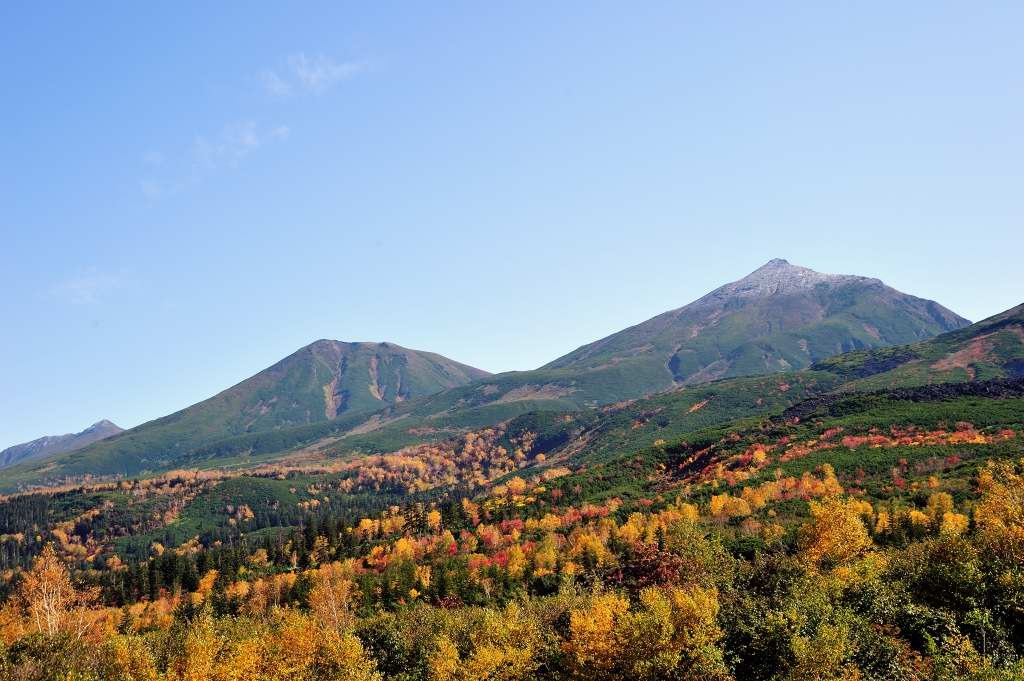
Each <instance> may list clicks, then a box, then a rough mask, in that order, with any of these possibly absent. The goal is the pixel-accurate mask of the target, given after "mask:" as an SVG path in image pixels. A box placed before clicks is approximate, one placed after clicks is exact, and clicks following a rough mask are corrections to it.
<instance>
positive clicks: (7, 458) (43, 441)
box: [0, 419, 124, 468]
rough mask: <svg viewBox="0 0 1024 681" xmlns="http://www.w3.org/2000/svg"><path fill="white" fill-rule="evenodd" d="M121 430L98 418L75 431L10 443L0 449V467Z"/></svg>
mask: <svg viewBox="0 0 1024 681" xmlns="http://www.w3.org/2000/svg"><path fill="white" fill-rule="evenodd" d="M122 432H124V428H121V427H120V426H118V425H117V424H115V423H113V422H112V421H109V420H107V419H100V420H99V421H97V422H96V423H94V424H92V425H91V426H89V427H88V428H85V429H83V430H81V431H79V432H77V433H65V434H64V435H44V436H42V437H38V438H36V439H34V440H30V441H28V442H22V443H19V444H16V445H11V446H10V447H8V448H6V449H4V450H2V451H0V468H6V467H7V466H13V465H14V464H16V463H20V462H22V461H30V460H34V459H42V458H45V457H47V456H51V455H54V454H64V453H67V452H73V451H75V450H76V449H81V448H82V447H86V446H88V445H90V444H92V443H94V442H98V441H100V440H104V439H106V438H108V437H112V436H114V435H117V434H118V433H122Z"/></svg>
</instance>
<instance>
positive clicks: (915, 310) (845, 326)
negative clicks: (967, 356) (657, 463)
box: [546, 259, 970, 388]
mask: <svg viewBox="0 0 1024 681" xmlns="http://www.w3.org/2000/svg"><path fill="white" fill-rule="evenodd" d="M969 323H970V322H968V321H967V320H965V319H963V318H962V317H959V316H957V315H956V314H954V313H952V312H950V311H949V310H947V309H946V308H944V307H942V306H941V305H939V304H938V303H935V302H932V301H930V300H924V299H921V298H916V297H914V296H910V295H907V294H905V293H900V292H899V291H897V290H895V289H893V288H890V287H888V286H886V285H885V284H883V283H882V282H881V281H879V280H878V279H870V278H868V277H859V276H850V275H835V274H822V273H820V272H815V271H814V270H811V269H807V268H805V267H798V266H795V265H791V264H790V263H788V262H787V261H785V260H780V259H776V260H771V261H769V262H768V263H766V264H765V265H764V266H762V267H761V268H759V269H757V270H755V271H754V272H752V273H750V274H749V275H747V276H746V277H744V278H742V279H740V280H739V281H735V282H733V283H731V284H726V285H725V286H722V287H720V288H718V289H716V290H714V291H712V292H711V293H709V294H707V295H706V296H704V297H702V298H700V299H699V300H697V301H694V302H693V303H690V304H689V305H686V306H684V307H681V308H679V309H676V310H671V311H669V312H665V313H664V314H661V315H658V316H657V317H654V318H653V319H649V320H647V321H646V322H643V323H642V324H638V325H636V326H633V327H630V328H628V329H625V330H624V331H620V332H618V333H615V334H612V335H611V336H608V337H607V338H603V339H601V340H599V341H595V342H594V343H590V344H589V345H585V346H583V347H581V348H579V349H577V350H575V351H573V352H571V353H569V354H568V355H565V356H564V357H561V358H559V359H557V360H555V361H553V362H551V363H550V364H548V365H547V367H546V368H551V369H559V368H560V369H565V368H576V369H587V370H602V369H604V368H606V367H609V366H614V365H616V364H621V363H625V364H629V365H630V366H632V367H636V368H638V369H639V370H641V371H644V372H645V373H654V368H655V367H657V368H658V369H660V371H661V374H660V376H659V379H660V382H659V385H657V386H655V387H657V388H664V387H668V386H670V385H673V384H675V385H691V384H694V383H703V382H706V381H709V380H714V379H718V378H728V377H731V376H741V375H751V374H764V373H772V372H776V371H787V370H791V369H802V368H804V367H807V366H809V365H811V364H812V363H813V362H815V361H817V360H820V359H824V358H826V357H831V356H833V355H837V354H840V353H843V352H849V351H851V350H858V349H864V348H876V347H882V346H888V345H900V344H905V343H911V342H914V341H917V340H922V339H925V338H930V337H932V336H934V335H936V334H939V333H943V332H946V331H951V330H954V329H958V328H961V327H964V326H967V325H968V324H969ZM641 367H642V368H641Z"/></svg>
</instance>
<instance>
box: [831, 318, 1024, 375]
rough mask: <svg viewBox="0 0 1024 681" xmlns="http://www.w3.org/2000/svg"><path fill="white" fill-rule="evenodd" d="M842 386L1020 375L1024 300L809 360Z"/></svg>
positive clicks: (1022, 371)
mask: <svg viewBox="0 0 1024 681" xmlns="http://www.w3.org/2000/svg"><path fill="white" fill-rule="evenodd" d="M814 368H815V369H818V370H821V371H827V372H830V373H834V374H837V375H840V376H842V377H843V378H844V380H845V385H844V390H873V389H879V388H890V387H909V386H917V385H925V384H929V383H949V382H964V381H976V380H986V379H992V378H1004V377H1018V376H1024V304H1022V305H1018V306H1017V307H1014V308H1012V309H1009V310H1007V311H1006V312H1003V313H1001V314H998V315H995V316H994V317H990V318H988V319H985V320H982V321H980V322H978V323H977V324H972V325H971V326H969V327H967V328H964V329H960V330H957V331H952V332H950V333H946V334H942V335H941V336H937V337H936V338H933V339H930V340H927V341H923V342H920V343H915V344H912V345H907V346H900V347H893V348H883V349H876V350H870V351H863V352H852V353H848V354H844V355H839V356H837V357H832V358H829V359H826V360H823V361H821V362H818V363H816V364H815V365H814Z"/></svg>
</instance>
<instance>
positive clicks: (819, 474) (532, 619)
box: [0, 389, 1024, 681]
mask: <svg viewBox="0 0 1024 681" xmlns="http://www.w3.org/2000/svg"><path fill="white" fill-rule="evenodd" d="M926 392H927V391H926ZM975 392H977V390H973V389H972V390H969V391H967V393H965V394H964V395H952V396H951V395H946V394H939V395H931V396H929V395H927V394H925V395H924V396H923V397H922V394H921V393H920V392H917V393H910V394H905V395H900V396H893V395H889V394H884V395H876V396H874V397H872V396H862V395H858V396H851V397H849V398H843V399H839V400H831V401H828V402H827V403H825V404H818V405H809V406H804V407H802V408H801V409H797V410H795V411H791V412H790V413H788V414H786V413H783V414H782V415H780V416H778V417H775V418H771V419H766V420H761V421H757V422H734V423H731V424H727V425H725V426H720V427H714V428H708V429H705V430H703V431H699V432H697V433H693V434H691V435H689V436H686V437H684V438H677V439H675V440H672V441H664V440H658V441H655V442H654V443H653V444H652V445H651V446H649V447H646V448H640V449H636V450H633V451H631V452H629V453H628V454H623V455H620V456H618V457H617V458H611V459H608V458H599V459H597V460H587V459H585V458H584V459H579V458H576V459H572V458H565V457H563V456H562V455H559V454H554V455H553V456H552V459H550V460H549V459H548V457H547V456H546V455H545V452H544V451H542V450H543V449H546V448H547V446H548V445H551V444H552V443H555V442H561V441H562V440H564V438H558V437H552V435H551V433H552V429H556V430H557V427H558V424H560V423H561V424H567V423H569V422H570V421H571V418H570V417H568V416H566V417H558V418H557V419H552V418H550V417H549V418H547V419H546V420H545V419H541V420H540V421H538V420H537V419H528V420H527V421H526V423H528V424H529V425H530V426H532V427H534V428H535V430H530V429H529V428H525V427H519V426H516V425H515V424H511V425H510V424H505V425H502V426H497V427H492V428H485V429H482V430H479V431H473V432H469V433H466V434H464V435H461V436H458V437H455V438H451V439H449V440H446V441H443V442H440V443H434V444H425V445H416V446H411V447H408V448H406V449H404V450H401V451H399V452H397V453H394V454H387V455H383V454H382V455H377V456H365V457H360V458H357V459H350V460H338V461H330V462H322V461H321V462H301V461H294V462H292V463H291V464H289V465H282V464H278V465H274V466H266V467H264V468H262V469H255V470H251V471H247V472H245V473H244V474H243V473H238V472H230V471H219V472H218V471H185V470H182V471H174V472H171V473H168V474H165V475H162V476H157V477H154V478H150V479H143V480H131V481H129V480H122V481H119V482H96V483H93V484H91V485H80V486H77V487H73V488H66V489H52V490H47V491H38V492H34V493H26V494H19V495H13V496H10V497H7V498H5V499H3V500H2V501H0V530H2V535H0V559H2V561H3V566H2V567H3V570H4V572H3V592H2V593H3V596H2V598H3V605H2V606H0V641H2V643H0V669H2V670H3V678H10V679H25V680H28V679H33V680H35V679H40V680H42V679H81V680H85V679H183V680H184V679H189V680H196V681H198V680H205V679H209V680H220V679H284V678H289V679H402V680H413V679H423V680H428V679H429V680H441V679H467V680H468V679H578V678H588V679H623V678H629V679H722V680H726V679H737V680H740V679H752V680H762V679H764V680H768V679H792V680H804V679H806V680H811V679H814V680H821V679H908V680H911V679H913V680H917V679H921V680H925V679H929V680H930V679H936V680H938V679H1019V678H1022V677H1024V662H1022V653H1024V459H1022V458H1021V453H1022V450H1024V447H1022V444H1024V423H1022V420H1024V419H1022V414H1024V410H1022V409H1021V400H1020V398H1019V396H1018V394H1017V392H1016V391H1010V392H1006V391H1005V390H1004V391H1001V392H998V393H997V394H995V396H994V397H992V396H990V397H980V398H979V397H977V396H975V395H974V394H973V393H975ZM694 408H697V409H700V408H701V407H700V406H699V403H697V405H691V406H690V407H689V408H687V409H686V410H685V411H689V410H690V409H694ZM968 417H969V418H970V420H967V419H968ZM550 451H551V452H555V451H557V450H554V449H552V450H550Z"/></svg>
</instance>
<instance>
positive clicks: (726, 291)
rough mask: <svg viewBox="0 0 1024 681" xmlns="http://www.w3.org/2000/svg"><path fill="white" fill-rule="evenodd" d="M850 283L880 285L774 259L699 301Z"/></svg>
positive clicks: (864, 278)
mask: <svg viewBox="0 0 1024 681" xmlns="http://www.w3.org/2000/svg"><path fill="white" fill-rule="evenodd" d="M852 283H863V284H877V285H882V282H881V281H879V280H878V279H871V278H868V277H858V276H855V275H850V274H823V273H821V272H816V271H814V270H812V269H810V268H808V267H800V266H798V265H791V264H790V262H789V261H788V260H783V259H782V258H774V259H772V260H769V261H768V262H766V263H765V264H764V265H762V266H761V267H758V268H757V269H756V270H754V271H753V272H751V273H750V274H748V275H747V276H745V277H743V278H742V279H740V280H739V281H734V282H732V283H731V284H726V285H725V286H722V287H720V288H717V289H715V290H714V291H712V292H711V293H709V294H708V295H707V296H705V297H704V298H701V299H700V300H701V301H703V300H705V299H711V298H721V297H735V298H758V297H764V296H771V295H786V294H789V293H794V292H796V291H801V290H807V289H812V288H814V287H816V286H822V285H824V286H839V285H843V284H852ZM697 302H700V301H697Z"/></svg>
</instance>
